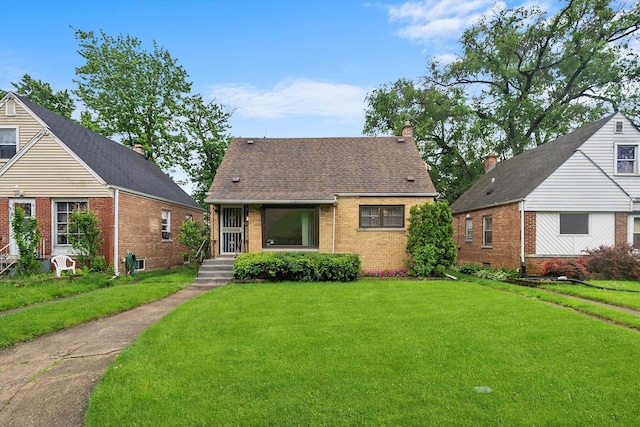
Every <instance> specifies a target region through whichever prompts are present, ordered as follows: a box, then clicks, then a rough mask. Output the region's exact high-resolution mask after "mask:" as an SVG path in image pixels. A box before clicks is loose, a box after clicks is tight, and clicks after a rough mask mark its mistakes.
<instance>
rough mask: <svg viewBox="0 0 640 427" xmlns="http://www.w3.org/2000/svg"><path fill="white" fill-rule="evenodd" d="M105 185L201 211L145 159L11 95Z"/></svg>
mask: <svg viewBox="0 0 640 427" xmlns="http://www.w3.org/2000/svg"><path fill="white" fill-rule="evenodd" d="M12 95H13V96H14V97H15V98H16V99H17V100H19V101H20V102H21V103H22V104H24V106H25V107H26V108H28V109H29V110H31V112H32V113H33V114H35V115H36V116H37V117H38V118H39V119H40V120H41V121H42V122H44V123H45V125H46V126H47V127H48V128H49V130H50V131H51V133H52V134H53V135H54V136H55V137H56V138H57V139H58V140H60V142H62V143H63V144H64V145H65V146H67V148H69V150H71V151H72V152H73V153H74V154H75V155H76V156H77V157H78V158H79V159H80V160H82V161H83V162H84V164H85V165H87V167H89V168H90V169H91V170H92V171H93V172H94V173H95V174H96V175H98V176H99V177H100V178H101V179H102V180H104V181H105V182H106V183H107V184H109V185H112V186H115V187H118V188H121V189H124V190H129V191H131V192H134V193H139V194H142V195H147V196H151V197H156V198H159V199H163V200H167V201H170V202H174V203H177V204H181V205H185V206H190V207H193V208H197V209H202V207H201V206H200V205H199V204H198V203H197V202H196V201H195V200H193V199H192V198H191V197H190V196H189V195H188V194H187V193H185V191H184V190H183V189H182V188H180V186H178V184H176V183H175V182H174V181H173V179H171V177H170V176H168V175H167V174H165V173H164V172H163V171H162V170H161V169H160V168H159V167H158V166H156V165H155V164H154V163H153V162H152V161H151V160H149V159H147V158H146V157H145V156H143V155H141V154H139V153H137V152H135V151H133V150H132V149H131V148H129V147H126V146H124V145H122V144H119V143H117V142H115V141H113V140H111V139H109V138H106V137H104V136H102V135H100V134H98V133H96V132H93V131H91V130H90V129H87V128H85V127H84V126H81V125H79V124H78V123H76V122H74V121H73V120H69V119H67V118H65V117H62V116H60V115H59V114H56V113H54V112H53V111H50V110H48V109H46V108H44V107H42V106H40V105H38V104H36V103H34V102H31V101H30V100H28V99H26V98H24V97H21V96H19V95H16V94H15V93H12Z"/></svg>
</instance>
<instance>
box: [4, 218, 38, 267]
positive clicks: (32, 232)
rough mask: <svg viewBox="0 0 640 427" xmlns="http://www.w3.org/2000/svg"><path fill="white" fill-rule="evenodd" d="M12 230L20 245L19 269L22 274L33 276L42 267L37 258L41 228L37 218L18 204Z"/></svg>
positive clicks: (17, 243) (12, 219) (12, 220)
mask: <svg viewBox="0 0 640 427" xmlns="http://www.w3.org/2000/svg"><path fill="white" fill-rule="evenodd" d="M11 230H12V231H13V238H14V239H15V241H16V245H17V246H18V253H19V254H20V259H18V264H17V270H18V274H19V275H21V276H32V275H34V274H36V273H37V272H38V270H39V269H40V262H39V261H38V259H37V256H38V253H37V248H38V242H39V241H40V229H39V227H38V221H37V220H36V218H34V217H31V216H28V215H27V214H26V212H25V211H24V210H23V209H22V208H21V207H19V206H16V207H15V209H14V211H13V214H12V217H11Z"/></svg>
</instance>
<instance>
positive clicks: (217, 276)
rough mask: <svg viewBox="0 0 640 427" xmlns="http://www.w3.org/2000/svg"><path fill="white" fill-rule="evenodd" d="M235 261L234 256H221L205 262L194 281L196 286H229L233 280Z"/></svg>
mask: <svg viewBox="0 0 640 427" xmlns="http://www.w3.org/2000/svg"><path fill="white" fill-rule="evenodd" d="M234 260H235V256H233V255H228V256H225V255H221V256H218V257H216V258H210V259H207V260H205V261H204V262H203V263H202V265H201V266H200V269H199V270H198V275H197V276H196V278H195V280H194V281H193V283H194V285H202V286H211V287H215V286H222V285H225V284H227V283H228V282H230V281H231V280H233V261H234Z"/></svg>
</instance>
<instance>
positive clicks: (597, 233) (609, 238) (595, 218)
mask: <svg viewBox="0 0 640 427" xmlns="http://www.w3.org/2000/svg"><path fill="white" fill-rule="evenodd" d="M614 243H615V214H613V213H592V214H590V215H589V234H588V235H584V236H583V235H561V234H560V213H558V212H538V213H537V214H536V255H583V251H585V250H587V249H596V248H597V247H599V246H601V245H606V246H613V245H614Z"/></svg>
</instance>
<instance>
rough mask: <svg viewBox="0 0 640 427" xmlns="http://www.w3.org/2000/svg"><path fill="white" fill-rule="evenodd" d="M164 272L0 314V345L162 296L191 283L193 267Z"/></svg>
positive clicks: (33, 336)
mask: <svg viewBox="0 0 640 427" xmlns="http://www.w3.org/2000/svg"><path fill="white" fill-rule="evenodd" d="M165 275H166V276H160V275H158V276H151V277H147V278H144V279H142V280H140V281H139V282H137V283H131V282H130V283H127V284H122V285H117V286H112V287H108V288H101V289H97V290H93V291H90V292H85V293H81V294H78V295H77V296H74V297H72V298H68V299H63V300H60V301H53V302H50V303H48V304H43V305H34V306H31V307H27V308H25V309H24V310H20V311H17V312H13V313H8V314H5V315H0V347H8V346H11V345H13V344H15V343H17V342H21V341H27V340H29V339H32V338H35V337H38V336H41V335H45V334H48V333H51V332H54V331H58V330H60V329H64V328H67V327H70V326H74V325H77V324H80V323H83V322H87V321H90V320H94V319H98V318H101V317H105V316H109V315H112V314H115V313H119V312H122V311H126V310H129V309H131V308H134V307H137V306H139V305H142V304H145V303H148V302H151V301H155V300H158V299H161V298H164V297H166V296H167V295H170V294H172V293H175V292H177V291H178V290H180V289H182V288H184V287H186V286H188V285H189V284H191V283H192V281H193V277H194V275H195V270H187V271H179V272H175V273H170V272H167V271H165ZM125 283H126V282H125Z"/></svg>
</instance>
